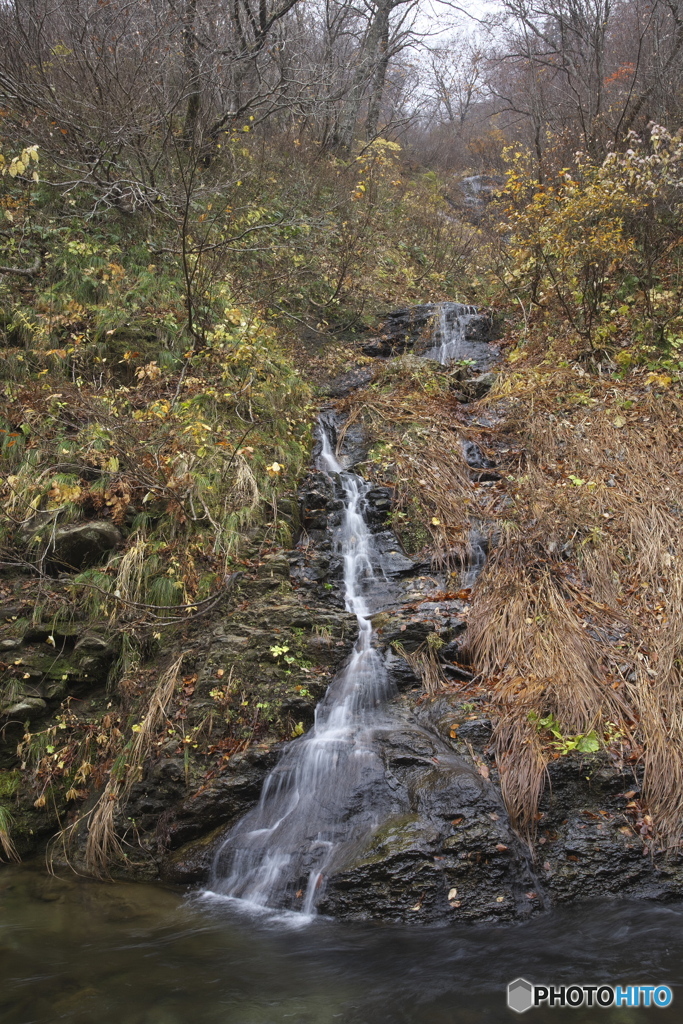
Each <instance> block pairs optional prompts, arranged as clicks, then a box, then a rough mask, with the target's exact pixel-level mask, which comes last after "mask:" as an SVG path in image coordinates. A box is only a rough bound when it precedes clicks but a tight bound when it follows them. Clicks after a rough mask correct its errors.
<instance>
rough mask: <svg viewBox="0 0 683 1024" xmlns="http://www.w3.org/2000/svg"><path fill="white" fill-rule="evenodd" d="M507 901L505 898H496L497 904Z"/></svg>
mask: <svg viewBox="0 0 683 1024" xmlns="http://www.w3.org/2000/svg"><path fill="white" fill-rule="evenodd" d="M504 900H505V897H504V896H496V903H502V902H503V901H504Z"/></svg>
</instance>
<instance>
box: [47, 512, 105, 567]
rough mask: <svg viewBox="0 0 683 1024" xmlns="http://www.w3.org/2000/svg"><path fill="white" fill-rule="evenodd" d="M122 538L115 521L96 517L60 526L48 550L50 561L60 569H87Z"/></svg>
mask: <svg viewBox="0 0 683 1024" xmlns="http://www.w3.org/2000/svg"><path fill="white" fill-rule="evenodd" d="M122 540H123V538H122V537H121V534H120V533H119V531H118V530H117V528H116V527H115V526H114V524H113V523H110V522H108V521H107V520H104V519H96V520H92V521H90V522H86V523H72V524H69V525H68V526H58V527H57V529H56V530H55V532H54V537H53V538H52V540H51V542H50V545H49V547H48V550H47V561H48V562H49V563H50V565H52V566H54V567H56V568H59V569H62V570H64V569H67V570H68V569H78V570H80V569H86V568H88V566H91V565H97V564H98V563H99V562H101V561H102V560H103V559H104V557H105V556H106V555H108V554H109V552H110V551H114V550H115V549H116V548H118V547H119V546H120V544H121V543H122Z"/></svg>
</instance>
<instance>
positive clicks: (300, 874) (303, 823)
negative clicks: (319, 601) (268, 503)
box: [210, 419, 393, 913]
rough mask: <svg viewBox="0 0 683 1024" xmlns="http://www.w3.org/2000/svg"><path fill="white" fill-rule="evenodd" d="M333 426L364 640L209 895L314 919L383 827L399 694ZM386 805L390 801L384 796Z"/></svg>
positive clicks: (373, 556)
mask: <svg viewBox="0 0 683 1024" xmlns="http://www.w3.org/2000/svg"><path fill="white" fill-rule="evenodd" d="M332 432H333V427H332V425H331V424H330V423H329V422H326V421H325V420H324V419H323V420H322V421H321V424H320V441H321V452H320V455H319V458H318V460H317V465H318V469H319V470H321V471H322V472H324V473H326V474H328V475H331V476H334V477H337V478H338V480H339V484H340V487H341V489H342V493H343V500H344V515H343V520H342V524H341V527H340V528H339V530H338V533H337V536H336V537H335V543H336V546H337V548H338V551H339V553H340V554H341V555H342V557H343V567H344V591H345V604H346V609H347V611H350V612H352V613H354V614H355V615H356V618H357V620H358V639H357V641H356V645H355V647H354V650H353V653H352V655H351V658H350V660H349V662H348V664H347V665H346V667H345V668H344V669H343V670H342V672H340V673H339V675H338V676H337V677H336V678H335V680H334V681H333V682H332V684H331V685H330V687H329V689H328V691H327V694H326V695H325V698H324V699H323V700H322V701H321V703H320V704H319V705H318V707H317V709H316V715H315V724H314V726H313V728H312V729H311V730H310V732H309V733H307V734H306V735H305V736H303V737H302V738H301V739H300V740H297V741H295V742H293V743H291V744H290V745H289V746H288V748H287V750H286V751H285V753H284V755H283V756H282V758H281V760H280V762H279V764H278V765H277V767H276V768H275V770H274V771H273V772H272V773H271V774H270V776H269V777H268V779H267V780H266V782H265V785H264V787H263V791H262V794H261V799H260V801H259V804H258V806H257V807H256V808H254V810H253V811H251V812H250V813H249V814H247V815H246V817H245V818H243V819H242V821H241V822H240V823H239V824H238V825H237V826H236V827H235V828H234V829H233V830H232V831H231V832H230V834H229V835H228V836H227V838H226V839H225V841H224V843H223V844H222V846H221V847H220V849H219V850H218V853H217V855H216V859H215V863H214V870H213V879H212V883H211V886H210V888H211V889H212V890H213V891H214V892H217V893H221V894H223V895H226V896H232V897H235V898H238V899H240V900H244V901H246V902H248V903H251V904H256V905H257V906H267V907H271V908H281V907H290V908H296V909H300V910H302V911H303V912H304V913H310V912H311V911H312V910H313V908H314V906H315V902H316V896H317V893H318V890H319V888H320V886H321V883H322V880H323V876H324V874H325V873H326V871H328V870H329V869H330V868H331V867H332V865H333V863H334V862H335V861H337V860H338V859H340V858H341V857H342V856H343V853H344V851H345V850H346V849H348V848H349V846H350V845H352V844H353V842H354V840H356V839H357V838H358V837H360V836H363V835H366V834H368V833H369V832H370V831H371V830H372V829H373V828H374V827H376V825H377V816H376V814H375V813H374V811H373V808H376V807H377V806H378V805H379V804H380V803H385V801H382V800H381V796H382V791H383V790H384V789H385V787H386V783H385V781H384V772H383V768H382V764H381V762H380V760H379V758H378V756H377V754H376V753H375V752H374V751H373V748H372V736H373V731H374V730H376V729H377V728H379V727H380V725H381V720H382V712H381V707H382V706H383V705H384V704H385V703H386V701H387V700H388V698H389V697H390V696H391V695H392V693H393V688H392V686H391V684H390V682H389V680H388V677H387V673H386V670H385V668H384V663H383V661H382V658H381V657H380V655H379V654H378V653H377V651H376V650H374V648H373V646H372V625H371V622H370V619H369V615H370V614H371V610H370V609H369V607H368V600H367V596H366V595H367V592H368V591H369V590H372V589H373V584H375V585H376V584H377V583H378V582H380V580H379V579H378V577H380V578H381V568H380V565H379V554H378V552H377V550H376V548H375V545H374V543H373V536H372V533H371V532H370V529H369V528H368V525H367V523H366V521H365V519H364V517H363V508H364V504H365V495H366V493H367V491H368V490H369V489H370V486H371V485H370V484H368V483H366V482H365V481H364V480H363V479H362V478H361V477H359V476H357V475H356V474H354V473H349V472H345V471H344V469H343V467H342V466H341V464H340V463H339V461H338V460H337V457H336V455H335V454H334V451H333V448H332V443H331V435H332ZM386 796H387V798H388V799H389V800H390V799H391V795H390V793H387V794H386Z"/></svg>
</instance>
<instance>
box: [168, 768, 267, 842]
mask: <svg viewBox="0 0 683 1024" xmlns="http://www.w3.org/2000/svg"><path fill="white" fill-rule="evenodd" d="M276 760H277V753H276V752H274V751H271V750H268V751H265V752H263V754H262V756H258V755H257V754H255V753H253V752H249V753H248V754H240V755H237V756H235V757H233V758H231V760H230V761H229V763H228V766H227V769H226V771H225V772H224V773H223V774H222V775H221V776H219V777H218V778H217V779H213V780H211V782H209V783H207V785H206V786H203V787H202V788H201V789H199V790H197V792H196V793H193V794H192V795H191V796H189V797H187V799H185V800H184V801H183V802H182V803H181V804H180V806H179V807H177V808H176V809H175V810H174V811H173V812H172V814H171V815H169V816H168V818H167V819H166V820H165V821H164V822H163V825H162V831H163V841H164V845H165V846H166V847H167V848H169V849H171V850H173V849H176V848H177V847H179V846H183V845H185V844H186V843H188V842H190V841H191V840H195V839H197V838H198V837H200V836H204V835H206V833H207V832H209V831H213V830H215V829H216V828H217V827H218V826H225V828H226V829H227V827H228V826H229V825H230V824H231V823H232V822H233V821H236V820H237V818H240V817H242V815H243V814H246V812H247V811H248V810H249V808H250V807H253V805H254V804H255V803H256V802H257V801H258V798H259V796H260V793H261V787H262V786H263V781H264V779H265V777H266V775H267V774H268V772H269V771H270V770H271V769H272V768H273V767H274V765H275V763H276Z"/></svg>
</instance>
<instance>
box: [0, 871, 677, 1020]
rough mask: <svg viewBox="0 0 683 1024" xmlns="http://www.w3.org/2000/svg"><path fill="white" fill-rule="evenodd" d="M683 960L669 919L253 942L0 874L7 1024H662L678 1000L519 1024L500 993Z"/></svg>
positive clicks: (118, 887) (179, 915)
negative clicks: (517, 985)
mask: <svg viewBox="0 0 683 1024" xmlns="http://www.w3.org/2000/svg"><path fill="white" fill-rule="evenodd" d="M682 955H683V908H682V907H679V906H666V907H665V906H657V905H653V904H643V903H618V904H616V903H613V904H610V903H603V904H587V905H584V906H575V907H574V908H572V909H571V910H567V911H563V912H555V913H553V914H551V915H549V916H547V917H542V918H538V919H536V920H535V921H533V922H529V923H527V924H524V925H515V926H508V927H496V928H493V927H477V928H461V929H457V930H456V929H419V928H415V929H407V928H386V927H373V926H364V927H359V926H357V925H353V926H350V925H344V924H341V923H338V922H333V921H327V920H325V919H322V918H318V919H316V920H315V921H314V922H313V923H312V924H310V925H309V926H307V927H302V928H298V929H288V928H287V927H285V926H283V925H278V926H277V927H273V926H272V925H271V926H269V927H267V928H261V929H259V928H258V927H257V926H256V925H255V924H254V923H253V921H251V922H250V921H248V920H240V919H239V918H237V917H234V916H230V914H229V913H228V912H226V910H225V909H224V908H218V909H216V908H212V907H211V906H209V905H207V904H205V903H201V902H200V903H196V902H194V901H193V900H192V899H188V898H187V897H184V896H183V895H182V894H181V893H178V892H174V891H170V890H165V889H163V888H161V887H156V886H149V885H133V884H127V883H110V884H102V883H96V882H89V881H86V880H79V879H76V878H71V879H66V880H58V879H50V878H48V877H46V876H44V875H40V874H38V873H34V872H31V871H29V870H27V869H19V868H16V869H15V868H7V867H3V868H1V869H0V1021H2V1024H54V1022H56V1021H65V1022H69V1024H484V1022H486V1024H488V1022H492V1024H498V1022H502V1021H512V1020H523V1021H525V1022H527V1021H528V1022H530V1024H534V1022H537V1024H550V1022H552V1021H558V1022H560V1021H562V1020H565V1019H567V1020H569V1019H571V1020H572V1021H575V1022H577V1024H585V1022H590V1024H593V1022H605V1024H615V1022H620V1024H636V1022H641V1021H650V1020H658V1021H662V1022H663V1024H664V1022H666V1024H672V1022H674V1021H680V1019H681V1006H683V989H678V990H675V993H674V1003H673V1005H672V1007H671V1008H669V1009H665V1010H658V1009H651V1010H645V1009H640V1010H629V1009H619V1010H615V1009H606V1010H599V1009H593V1010H541V1009H535V1010H531V1011H529V1013H528V1014H526V1015H524V1016H523V1017H518V1016H517V1015H516V1014H513V1013H511V1012H510V1011H509V1010H507V1009H506V1007H505V987H506V984H507V982H508V981H510V980H512V979H513V978H515V977H517V976H518V975H522V976H524V977H526V978H528V979H529V980H531V981H533V982H536V983H537V984H541V983H546V982H550V983H555V984H562V983H577V982H585V983H587V984H591V983H599V982H600V983H602V982H606V983H621V984H624V983H626V982H632V983H638V982H640V983H642V984H656V983H667V984H671V985H674V986H675V985H677V984H681V983H683V966H682V963H681V958H682ZM679 1002H680V1005H677V1003H679Z"/></svg>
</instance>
